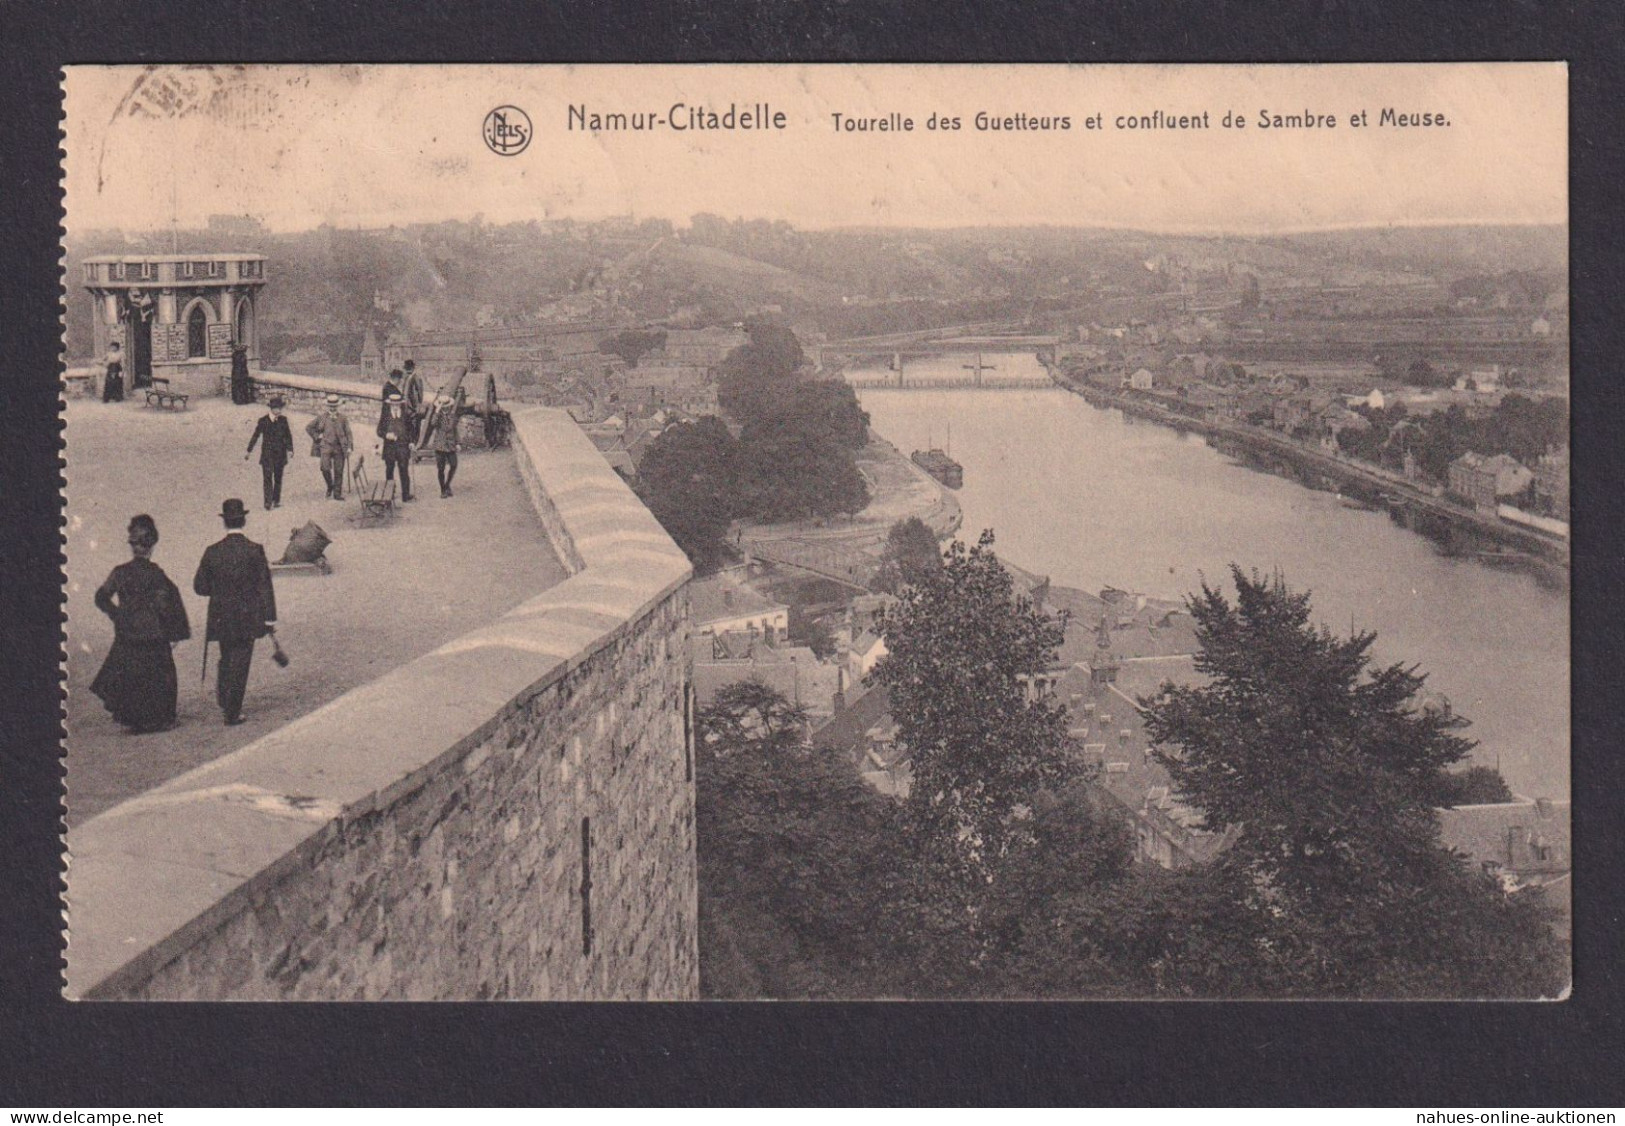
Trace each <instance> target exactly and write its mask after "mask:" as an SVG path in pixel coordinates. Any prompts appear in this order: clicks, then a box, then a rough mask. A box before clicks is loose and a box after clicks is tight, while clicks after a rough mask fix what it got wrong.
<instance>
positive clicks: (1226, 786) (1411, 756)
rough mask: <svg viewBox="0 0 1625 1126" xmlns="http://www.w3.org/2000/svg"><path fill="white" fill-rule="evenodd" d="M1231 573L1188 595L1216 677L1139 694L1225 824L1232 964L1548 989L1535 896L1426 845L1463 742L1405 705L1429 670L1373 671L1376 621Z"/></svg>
mask: <svg viewBox="0 0 1625 1126" xmlns="http://www.w3.org/2000/svg"><path fill="white" fill-rule="evenodd" d="M1231 576H1232V579H1233V580H1234V582H1235V584H1236V591H1237V598H1236V602H1235V603H1234V604H1232V603H1231V602H1230V601H1229V600H1228V599H1227V598H1226V597H1225V596H1224V594H1223V593H1222V592H1220V591H1218V590H1215V589H1213V588H1211V587H1209V586H1207V585H1206V584H1204V585H1203V587H1202V591H1201V593H1200V594H1199V595H1196V596H1193V597H1192V598H1191V599H1190V600H1189V605H1190V608H1191V612H1192V614H1193V615H1194V617H1195V618H1196V624H1197V636H1198V640H1199V642H1200V645H1201V651H1200V653H1199V654H1198V656H1197V660H1196V666H1197V669H1198V670H1199V671H1200V672H1202V673H1204V674H1205V675H1206V676H1207V677H1208V678H1209V683H1207V684H1205V685H1203V686H1200V687H1175V686H1173V685H1165V686H1164V688H1163V692H1162V694H1161V696H1160V697H1159V698H1156V699H1147V700H1145V701H1142V703H1143V704H1144V705H1145V707H1146V716H1145V718H1146V729H1147V731H1148V733H1149V734H1150V735H1151V737H1152V739H1153V741H1154V743H1155V748H1154V753H1155V755H1156V757H1157V759H1158V761H1160V762H1161V763H1162V764H1163V765H1164V766H1165V767H1166V768H1167V770H1168V771H1169V774H1170V775H1171V777H1172V779H1173V781H1174V784H1175V786H1176V788H1177V789H1178V791H1179V792H1180V794H1181V795H1182V796H1183V797H1184V799H1185V800H1186V801H1187V802H1188V803H1189V804H1191V805H1192V806H1194V807H1195V808H1197V809H1198V810H1200V811H1201V812H1202V815H1203V817H1204V819H1205V822H1206V825H1207V827H1208V828H1209V829H1213V830H1223V829H1231V830H1234V831H1235V834H1236V836H1235V840H1234V842H1233V843H1232V844H1231V845H1230V847H1229V848H1228V849H1227V850H1226V851H1225V852H1224V853H1222V854H1221V856H1220V859H1219V860H1218V861H1217V864H1218V866H1219V868H1220V871H1221V879H1223V880H1224V881H1227V882H1228V886H1229V887H1231V888H1232V889H1233V890H1234V891H1235V892H1236V893H1237V894H1238V895H1239V896H1240V905H1241V906H1242V907H1243V908H1244V914H1243V916H1242V918H1243V920H1244V924H1245V928H1246V929H1247V930H1248V931H1249V932H1250V933H1247V934H1246V935H1244V936H1243V939H1242V941H1241V944H1240V947H1239V949H1241V950H1242V951H1244V952H1245V953H1246V957H1245V959H1243V960H1242V961H1241V962H1238V964H1245V965H1246V966H1247V967H1248V972H1249V973H1251V974H1253V975H1254V976H1253V980H1254V981H1255V982H1256V983H1257V987H1258V988H1260V989H1262V990H1263V991H1266V992H1271V993H1276V994H1282V995H1296V996H1316V995H1337V996H1345V995H1347V996H1420V995H1440V994H1450V993H1461V994H1465V995H1490V996H1505V995H1511V994H1518V995H1522V994H1527V993H1537V992H1542V991H1546V990H1549V989H1553V988H1556V987H1558V985H1559V984H1560V982H1561V976H1562V974H1561V958H1560V956H1559V955H1558V954H1557V952H1556V950H1555V947H1554V946H1553V944H1552V942H1551V940H1550V935H1549V933H1546V932H1545V930H1544V928H1543V927H1542V925H1541V924H1540V919H1539V912H1538V910H1535V909H1533V908H1530V907H1528V906H1527V905H1524V904H1511V903H1509V902H1508V901H1507V900H1506V899H1505V897H1503V896H1500V895H1499V893H1498V892H1497V891H1496V890H1495V889H1494V888H1493V887H1490V886H1487V884H1486V882H1485V881H1483V880H1479V879H1476V878H1471V877H1469V876H1468V875H1467V874H1466V873H1464V872H1463V871H1462V869H1461V866H1460V863H1459V861H1458V860H1457V858H1455V857H1454V856H1452V855H1451V854H1450V853H1449V852H1447V851H1446V850H1444V849H1442V848H1441V847H1439V841H1438V833H1439V827H1438V818H1437V814H1436V812H1435V810H1434V808H1433V805H1434V801H1435V799H1436V797H1437V795H1438V793H1439V789H1440V786H1441V779H1440V776H1441V773H1442V772H1443V771H1444V769H1445V768H1446V767H1448V766H1450V765H1451V764H1453V763H1455V762H1458V761H1460V760H1461V759H1462V758H1463V757H1464V756H1465V755H1466V754H1467V752H1468V751H1469V750H1470V749H1471V747H1472V744H1471V742H1469V741H1468V740H1466V739H1463V738H1461V737H1460V736H1458V735H1454V734H1452V733H1451V732H1450V730H1449V728H1448V724H1449V720H1448V718H1447V717H1446V716H1444V715H1443V714H1441V713H1440V712H1438V711H1436V710H1433V709H1427V708H1420V707H1416V706H1414V703H1413V702H1414V700H1415V699H1416V696H1417V693H1418V691H1419V690H1420V689H1421V687H1422V684H1423V680H1424V678H1423V677H1422V676H1421V675H1420V674H1418V673H1417V672H1416V671H1415V670H1414V669H1410V668H1406V667H1405V666H1403V665H1397V664H1396V665H1390V666H1385V667H1373V665H1372V663H1371V657H1370V649H1371V645H1372V643H1373V641H1374V640H1375V635H1373V634H1371V633H1360V634H1356V635H1354V636H1352V637H1350V638H1347V639H1339V638H1337V637H1334V636H1333V635H1332V634H1331V633H1330V632H1329V631H1328V630H1326V629H1324V628H1316V627H1315V626H1314V625H1312V624H1311V621H1310V604H1309V596H1308V595H1307V594H1296V593H1293V592H1292V591H1290V590H1288V589H1287V587H1286V585H1285V583H1284V582H1283V581H1282V580H1281V579H1280V578H1279V577H1275V578H1263V577H1260V576H1258V575H1256V574H1255V575H1252V576H1248V575H1246V574H1244V573H1242V571H1241V569H1240V568H1236V567H1233V568H1232V569H1231ZM1239 957H1240V955H1238V958H1239Z"/></svg>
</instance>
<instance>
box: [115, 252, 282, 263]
mask: <svg viewBox="0 0 1625 1126" xmlns="http://www.w3.org/2000/svg"><path fill="white" fill-rule="evenodd" d="M84 261H85V262H97V263H101V262H152V263H155V264H156V263H160V262H244V261H248V262H263V261H265V255H263V254H255V253H253V252H251V251H247V250H240V251H229V252H227V253H225V254H184V253H176V254H95V255H92V256H90V257H89V258H86V259H84Z"/></svg>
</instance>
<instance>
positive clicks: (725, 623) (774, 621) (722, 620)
mask: <svg viewBox="0 0 1625 1126" xmlns="http://www.w3.org/2000/svg"><path fill="white" fill-rule="evenodd" d="M689 603H690V605H691V607H692V614H693V620H694V632H695V633H698V634H724V633H755V634H756V635H758V636H760V637H761V638H762V639H763V640H764V641H766V642H767V643H768V644H770V645H776V644H778V643H780V642H782V641H784V640H785V639H786V638H787V637H789V635H790V607H789V606H788V605H787V604H785V603H783V602H779V601H777V600H776V599H772V598H768V597H767V596H766V595H764V594H762V593H760V592H759V591H757V590H756V589H755V588H754V587H752V586H751V585H750V584H749V582H747V581H746V580H745V577H744V575H743V574H742V573H741V571H740V570H739V569H738V568H734V569H730V570H727V571H719V572H717V573H716V574H714V575H708V576H706V577H705V578H703V579H695V580H694V581H693V582H692V583H690V584H689Z"/></svg>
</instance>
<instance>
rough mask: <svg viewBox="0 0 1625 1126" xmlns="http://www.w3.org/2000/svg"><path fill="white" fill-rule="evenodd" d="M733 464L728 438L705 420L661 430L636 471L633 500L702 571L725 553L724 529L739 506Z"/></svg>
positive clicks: (713, 421) (710, 419)
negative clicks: (646, 509)
mask: <svg viewBox="0 0 1625 1126" xmlns="http://www.w3.org/2000/svg"><path fill="white" fill-rule="evenodd" d="M738 460H739V451H738V448H737V444H736V443H735V441H734V437H733V435H732V434H730V433H728V428H727V427H726V426H724V425H723V424H722V420H721V419H719V418H714V417H710V416H707V417H705V418H702V419H700V420H699V421H698V422H678V423H674V424H673V425H671V426H668V427H666V429H665V430H663V431H661V432H660V434H659V435H658V436H657V437H656V438H655V440H654V441H653V442H651V443H650V444H649V449H648V451H647V452H646V453H645V454H644V455H643V462H642V464H640V465H639V466H638V477H637V491H638V495H639V496H641V497H642V498H643V502H644V503H645V504H647V505H648V506H649V511H650V512H652V513H654V516H655V519H657V520H659V521H660V523H661V526H662V527H664V528H665V529H666V532H667V533H668V534H669V535H670V536H671V538H672V539H673V540H675V541H676V542H677V546H679V547H681V548H682V549H683V551H684V552H686V553H687V555H688V557H689V559H690V560H691V561H692V562H693V564H694V566H695V567H696V568H697V569H698V570H700V571H701V572H706V571H712V570H715V569H716V568H717V567H718V566H719V565H721V563H722V562H723V561H724V559H725V558H726V556H727V554H728V547H727V542H726V540H727V537H726V533H727V530H728V525H729V523H730V522H731V521H732V520H733V518H734V516H735V515H736V514H737V512H738V510H739V507H740V503H741V502H740V496H739V485H738V479H739V469H738Z"/></svg>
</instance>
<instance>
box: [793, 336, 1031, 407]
mask: <svg viewBox="0 0 1625 1126" xmlns="http://www.w3.org/2000/svg"><path fill="white" fill-rule="evenodd" d="M966 327H975V326H961V327H960V328H958V329H955V330H953V331H951V332H942V331H939V332H936V333H895V334H892V335H889V336H871V337H861V338H858V339H854V340H842V341H831V342H829V343H825V344H818V345H812V346H810V347H809V349H808V352H809V354H810V355H811V357H812V359H813V362H814V363H815V364H816V365H817V366H818V367H819V368H820V369H822V368H823V367H824V366H825V364H826V363H827V362H828V361H829V360H831V359H838V360H857V361H860V366H858V367H855V368H852V369H848V370H846V371H845V372H844V373H843V375H844V377H845V379H846V381H847V382H848V383H850V384H851V385H852V386H854V387H888V388H893V389H902V390H908V389H910V388H913V389H925V388H929V389H933V390H935V389H938V388H944V387H971V388H981V389H983V390H988V391H997V390H1015V389H1022V388H1027V389H1031V388H1040V387H1049V386H1052V383H1051V381H1050V378H1049V376H1048V375H1047V374H1046V373H1045V371H1044V370H1043V369H1044V368H1048V367H1050V366H1053V365H1054V363H1055V362H1056V354H1057V350H1058V349H1059V347H1060V343H1061V338H1060V337H1059V336H1051V335H1043V334H1034V333H1020V334H1012V333H1001V334H967V333H966V332H965V331H964V329H965V328H966ZM1018 353H1023V354H1027V355H1031V356H1035V357H1036V358H1037V359H1038V361H1039V363H1040V364H1042V365H1043V368H1040V369H1039V370H1037V371H1034V370H1033V369H1032V367H1031V365H1026V364H1023V365H1020V366H1019V367H1012V369H1011V370H1001V365H1000V364H999V363H998V362H997V359H998V357H999V356H1000V355H1001V354H1003V355H1010V354H1018ZM957 357H963V358H965V359H967V360H969V361H970V362H968V363H961V364H958V365H954V364H951V363H949V362H947V361H949V360H951V359H953V358H957ZM988 357H992V362H990V361H989V360H988ZM865 361H866V362H865ZM880 363H884V364H885V367H883V368H882V367H879V366H877V365H878V364H880Z"/></svg>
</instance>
